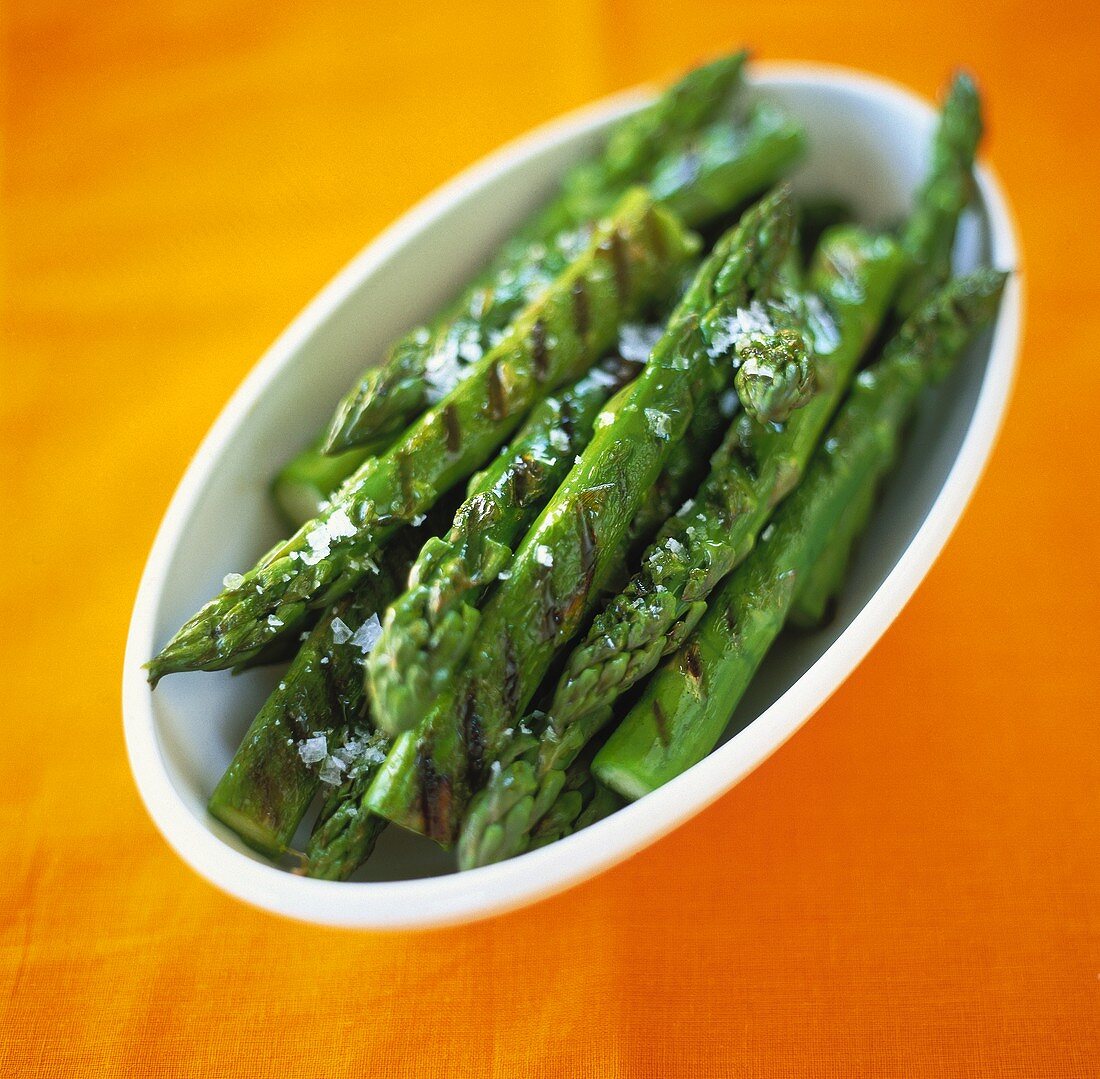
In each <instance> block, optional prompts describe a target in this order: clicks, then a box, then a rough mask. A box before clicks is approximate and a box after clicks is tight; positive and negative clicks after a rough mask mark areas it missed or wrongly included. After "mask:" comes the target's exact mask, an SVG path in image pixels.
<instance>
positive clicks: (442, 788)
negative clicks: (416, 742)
mask: <svg viewBox="0 0 1100 1079" xmlns="http://www.w3.org/2000/svg"><path fill="white" fill-rule="evenodd" d="M416 770H417V773H418V774H419V776H420V814H421V817H422V818H423V820H422V823H423V825H424V834H425V835H426V836H428V837H429V838H430V839H434V840H436V842H438V843H449V842H450V841H451V832H452V827H451V808H452V806H453V805H454V789H453V786H452V784H451V780H450V777H449V776H446V775H443V774H442V773H440V772H438V771H436V768H435V765H434V764H433V763H432V758H431V750H430V748H429V749H422V750H421V751H420V752H419V753H418V754H417V757H416Z"/></svg>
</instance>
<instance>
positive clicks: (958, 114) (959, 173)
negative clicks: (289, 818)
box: [790, 73, 983, 627]
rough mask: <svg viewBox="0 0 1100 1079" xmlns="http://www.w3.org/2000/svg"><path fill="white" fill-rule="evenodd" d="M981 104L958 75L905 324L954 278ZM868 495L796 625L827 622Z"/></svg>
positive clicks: (902, 297)
mask: <svg viewBox="0 0 1100 1079" xmlns="http://www.w3.org/2000/svg"><path fill="white" fill-rule="evenodd" d="M982 126H983V125H982V116H981V101H980V98H979V96H978V91H977V88H976V87H975V85H974V82H973V80H972V79H971V78H970V76H969V75H967V74H965V73H963V74H960V75H957V76H956V77H955V79H954V81H953V82H952V85H951V88H950V90H949V91H948V94H947V97H946V99H945V101H944V106H943V110H942V112H941V114H940V120H939V123H938V125H937V128H936V132H935V135H934V136H933V140H932V155H931V165H930V167H929V170H928V175H927V177H926V178H925V181H924V183H923V184H922V185H921V187H920V189H919V190H918V192H917V196H916V204H915V206H914V210H913V213H912V214H911V215H910V217H909V219H908V221H907V222H906V224H905V227H904V228H903V230H902V237H901V243H902V248H903V249H904V251H905V253H906V257H907V259H908V261H909V270H908V273H907V276H906V279H905V281H904V282H903V284H902V287H901V289H900V290H899V293H898V296H897V299H896V301H895V313H896V314H897V315H898V316H899V318H905V317H907V316H908V315H910V314H911V313H912V312H913V310H914V309H915V308H916V307H917V306H919V305H920V304H921V303H923V302H925V301H926V300H927V299H928V298H929V297H930V296H931V295H933V294H934V292H935V290H936V289H937V288H939V287H940V286H941V285H942V284H943V282H945V281H946V280H947V279H948V278H949V277H950V276H951V254H952V250H953V249H954V246H955V234H956V231H957V229H958V222H959V217H960V216H961V214H962V212H963V210H964V209H965V208H966V205H967V203H968V202H969V201H970V199H971V197H972V195H973V188H974V175H973V170H974V154H975V151H976V150H977V145H978V140H979V139H980V138H981V133H982ZM868 487H869V489H868V490H866V491H864V492H861V494H860V497H859V499H858V500H857V502H856V503H855V504H854V506H853V508H852V512H851V513H849V514H846V515H845V517H844V519H843V520H841V521H840V522H839V523H838V525H837V531H836V534H835V535H834V536H833V537H832V539H831V540H830V541H829V544H828V546H827V547H826V549H825V552H824V553H823V555H822V557H821V560H820V564H819V565H818V566H815V567H814V569H813V570H812V571H811V573H810V574H809V575H808V576H807V578H806V580H805V582H804V583H803V585H802V588H801V590H800V592H799V594H798V595H797V596H796V597H795V600H794V604H793V606H792V608H791V614H790V619H791V621H792V622H793V623H794V624H795V625H800V626H803V627H810V626H813V625H820V624H821V623H822V622H823V621H825V620H827V616H828V614H829V612H830V611H831V609H832V607H833V604H834V601H835V600H836V598H837V596H838V595H839V594H840V590H841V588H842V586H843V584H844V579H845V577H846V576H847V573H848V566H849V564H850V563H851V556H852V549H853V548H854V546H855V544H856V543H857V542H858V540H859V537H860V536H861V535H862V533H863V530H864V528H865V527H866V523H867V519H868V518H869V517H870V513H871V507H872V506H873V504H874V499H875V484H874V483H871V482H870V481H869V484H868Z"/></svg>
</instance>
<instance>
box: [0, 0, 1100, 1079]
mask: <svg viewBox="0 0 1100 1079" xmlns="http://www.w3.org/2000/svg"><path fill="white" fill-rule="evenodd" d="M681 7H687V5H674V4H668V3H661V2H657V0H605V2H602V3H601V2H598V0H545V2H543V3H539V4H507V5H505V4H501V5H499V6H494V5H491V4H486V3H481V2H472V0H465V2H463V3H453V4H450V3H448V4H419V5H417V4H404V5H402V4H379V3H374V4H362V3H354V2H351V0H344V2H327V0H321V2H317V3H310V4H306V3H302V4H299V5H297V6H295V7H292V6H290V5H285V4H284V5H273V4H262V3H247V2H241V3H231V2H224V0H223V2H220V3H214V2H205V0H179V2H175V3H171V4H163V3H162V4H154V3H140V2H136V0H132V2H126V0H123V2H120V3H117V4H78V3H75V2H73V0H21V2H16V3H14V4H11V5H9V6H8V10H7V13H6V14H7V20H6V27H5V36H4V45H3V49H4V62H5V69H6V70H5V76H6V78H5V99H4V115H5V129H6V130H5V135H6V137H5V147H4V162H3V172H4V175H3V199H4V227H5V235H4V245H5V264H6V271H7V276H6V287H5V291H4V312H3V319H4V339H5V346H4V348H5V353H6V355H5V357H4V364H3V374H4V389H3V392H2V394H0V410H2V415H3V423H4V428H3V432H4V433H3V450H4V462H5V467H4V474H5V476H4V483H3V484H2V485H0V486H2V488H3V496H4V499H5V503H6V506H7V509H6V511H5V515H4V520H5V533H6V538H7V540H8V541H9V544H10V545H9V546H7V550H6V554H5V556H4V562H3V565H4V569H3V593H2V595H3V606H2V610H3V612H4V617H3V619H2V622H0V634H3V646H2V653H0V654H2V655H3V656H4V659H5V663H4V676H3V682H2V690H0V697H2V699H3V702H4V706H5V707H4V711H5V723H4V727H5V733H4V735H3V738H2V742H0V744H2V747H3V748H2V750H0V834H2V835H3V852H4V854H3V870H2V874H0V1017H2V1033H0V1072H2V1073H3V1074H5V1075H13V1076H16V1075H17V1076H24V1075H33V1074H42V1075H50V1076H62V1075H65V1076H68V1075H76V1074H86V1075H95V1076H109V1075H127V1076H130V1075H146V1074H148V1075H157V1076H168V1075H185V1074H186V1075H189V1074H195V1075H209V1076H227V1075H261V1076H272V1077H280V1079H282V1077H285V1076H296V1075H309V1076H326V1077H336V1076H352V1075H355V1076H359V1075H368V1076H386V1077H390V1076H414V1075H415V1076H421V1075H436V1076H443V1075H457V1076H500V1077H509V1079H511V1077H518V1076H566V1075H569V1076H572V1075H585V1076H601V1077H602V1076H620V1075H621V1076H662V1077H663V1076H732V1075H754V1076H793V1075H819V1076H851V1075H875V1076H886V1075H918V1074H919V1075H944V1076H955V1075H966V1076H1012V1077H1031V1076H1096V1075H1098V1074H1100V1049H1098V1037H1100V941H1098V932H1097V931H1098V928H1100V755H1098V737H1097V714H1098V712H1100V706H1098V703H1097V692H1096V691H1097V686H1098V678H1097V674H1098V669H1100V663H1098V660H1100V656H1098V655H1097V647H1096V642H1097V624H1098V622H1100V603H1098V596H1100V589H1098V588H1097V584H1096V567H1097V563H1098V559H1100V543H1098V540H1097V535H1098V529H1100V512H1098V501H1097V497H1098V496H1097V483H1096V469H1095V463H1094V461H1095V449H1094V447H1095V445H1096V442H1095V441H1094V440H1095V439H1096V437H1097V431H1098V429H1100V426H1098V423H1097V416H1098V402H1100V360H1098V357H1097V355H1096V351H1097V345H1096V342H1097V340H1100V274H1098V272H1097V266H1098V264H1100V262H1098V260H1100V234H1098V229H1097V225H1096V219H1097V206H1098V200H1100V194H1098V189H1100V185H1098V184H1097V183H1096V180H1097V179H1098V177H1097V173H1096V171H1095V170H1096V165H1097V162H1098V160H1100V158H1098V154H1097V150H1096V145H1095V135H1096V124H1095V114H1096V102H1097V99H1098V97H1100V77H1098V75H1097V64H1096V59H1095V54H1096V51H1097V46H1098V45H1100V34H1098V32H1097V31H1098V29H1100V27H1098V25H1097V23H1096V22H1095V14H1094V13H1093V11H1092V8H1091V5H1088V4H1084V3H1079V4H1072V3H1069V4H1067V3H1063V4H1060V5H1057V6H1055V5H1049V6H1047V7H1045V8H1043V9H1039V8H1036V6H1035V5H1033V4H1025V3H1005V4H999V5H983V4H975V3H965V2H962V0H955V2H951V0H940V2H921V3H913V4H905V5H892V4H883V3H867V2H862V3H857V4H847V5H846V4H835V3H834V4H828V5H826V4H813V3H787V4H779V3H765V2H762V0H741V2H740V3H729V2H725V0H723V2H714V3H707V4H696V5H691V6H690V10H684V11H681V10H679V9H680V8H681ZM741 41H749V42H751V43H753V44H754V45H755V46H756V47H757V49H758V50H759V52H760V54H762V55H765V56H767V57H772V58H784V57H798V58H813V59H820V60H827V61H834V62H840V63H845V64H851V65H856V66H859V67H863V68H866V69H868V70H870V71H873V72H878V73H883V74H886V75H890V76H893V77H895V78H897V79H899V80H901V81H903V82H905V83H907V84H909V85H911V86H913V87H914V88H916V89H917V90H919V91H921V92H923V93H925V94H928V95H932V94H934V93H935V92H936V91H937V89H938V87H939V86H940V85H941V84H942V82H943V81H944V78H945V76H946V74H947V72H948V71H949V69H950V68H951V66H952V65H955V64H957V63H959V62H965V63H967V64H968V65H970V66H972V67H973V68H974V70H976V71H977V72H978V73H979V75H980V77H981V79H982V82H983V84H984V86H985V89H986V90H987V92H988V97H989V102H990V113H991V135H990V138H989V140H988V144H987V157H988V158H989V159H990V160H991V161H992V162H993V164H994V165H995V166H996V167H997V168H998V169H999V170H1000V172H1001V175H1002V177H1003V179H1004V181H1005V184H1006V186H1007V189H1008V191H1009V193H1010V194H1011V196H1012V198H1013V199H1014V200H1015V204H1016V207H1017V210H1018V212H1019V218H1020V224H1021V227H1022V233H1023V240H1024V247H1025V250H1026V257H1027V270H1028V276H1029V302H1030V311H1029V328H1028V332H1027V341H1026V347H1025V352H1024V357H1023V368H1022V374H1021V377H1020V379H1019V383H1018V387H1017V392H1016V397H1015V401H1014V404H1013V406H1012V410H1011V414H1010V416H1009V420H1008V424H1007V428H1006V430H1005V433H1004V435H1003V438H1002V440H1001V443H1000V446H999V448H998V450H997V453H996V457H995V459H994V461H993V464H992V466H991V468H990V470H989V473H988V476H987V478H986V480H985V481H984V483H983V485H982V487H981V490H980V492H979V494H978V496H977V498H976V499H975V501H974V504H973V506H972V508H971V509H970V510H969V512H968V513H967V516H966V518H965V520H964V522H963V524H962V526H961V528H960V529H959V531H958V533H957V534H956V536H955V538H954V539H953V540H952V541H951V543H950V545H949V547H948V549H947V551H946V553H945V554H944V556H943V558H942V559H941V560H940V562H939V563H938V565H937V567H936V568H935V570H934V572H933V573H932V575H931V576H930V578H929V579H928V581H927V582H926V583H925V585H924V586H923V587H922V588H921V590H920V592H919V594H918V595H917V597H916V598H915V599H914V601H913V602H912V604H911V605H910V606H909V608H908V609H907V610H906V612H905V614H904V615H903V617H902V618H901V619H900V620H899V622H898V623H897V624H896V625H895V627H894V628H893V629H892V630H891V631H890V632H889V634H888V635H887V636H886V638H885V639H884V640H883V641H882V643H881V644H880V645H879V646H878V647H877V648H876V649H875V650H874V652H873V653H872V655H871V656H870V657H869V659H868V660H867V661H866V663H864V664H863V666H862V667H861V668H860V669H859V671H858V673H857V674H856V675H855V676H853V677H852V679H851V680H850V681H849V682H848V684H847V685H846V686H845V687H844V689H843V690H842V691H841V692H840V693H839V694H837V696H836V697H835V698H834V699H833V700H832V701H831V702H830V703H829V704H828V706H827V707H826V708H825V709H824V710H823V711H822V712H821V714H820V715H818V716H817V717H816V718H815V719H814V721H813V722H812V723H810V724H809V726H808V727H807V728H806V729H805V730H804V731H803V732H802V733H801V734H799V736H798V737H797V738H795V739H794V740H793V741H792V742H791V743H790V744H789V745H787V746H786V747H785V748H784V749H783V750H782V751H781V752H780V753H778V754H777V755H776V756H775V757H773V758H772V759H771V760H770V761H769V762H768V763H767V764H766V765H765V766H764V767H762V768H761V769H760V770H759V771H758V772H757V773H755V774H754V775H753V776H751V777H750V778H749V779H748V780H747V781H746V782H744V783H743V784H741V786H739V787H738V788H737V789H736V790H735V791H734V792H733V793H731V794H730V795H729V796H728V797H726V798H724V799H723V800H722V801H721V802H720V803H719V804H718V805H716V806H715V807H714V808H712V809H711V810H710V811H709V812H707V813H705V814H704V815H703V816H702V817H701V818H700V819H698V820H696V821H694V822H693V823H692V824H690V825H688V826H687V827H684V828H682V829H681V830H680V831H679V832H677V833H676V834H675V835H673V836H671V837H670V838H668V839H666V840H665V841H664V842H662V843H659V844H658V845H657V846H656V847H654V848H653V849H651V850H649V851H646V852H645V853H643V854H641V855H639V856H638V857H637V858H635V859H634V860H633V861H631V862H630V863H629V864H627V865H624V866H622V867H620V868H618V869H616V870H614V871H612V872H610V873H607V874H606V875H604V876H603V877H601V878H599V879H598V880H596V881H594V882H591V883H589V884H587V885H585V886H583V887H580V888H578V889H576V890H575V891H573V892H571V893H569V894H567V895H564V896H562V897H559V898H557V899H554V900H552V901H549V902H545V903H543V904H541V905H539V906H537V907H536V908H534V909H530V910H526V911H523V912H521V913H517V914H514V915H511V916H509V917H505V918H501V919H498V920H494V921H491V922H489V923H485V924H481V925H477V926H474V927H472V928H466V929H457V930H453V931H446V932H436V933H431V934H426V935H404V936H388V937H386V936H370V935H355V934H349V933H341V932H335V931H331V932H330V931H322V930H318V929H313V928H309V927H306V926H302V925H295V924H290V923H287V922H283V921H280V920H278V919H275V918H273V917H268V916H265V915H263V914H260V913H257V912H255V911H253V910H251V909H246V908H245V907H243V906H240V905H238V904H237V903H235V902H233V901H231V900H229V899H227V898H225V897H224V896H222V895H221V894H219V893H217V892H216V891H214V889H212V888H211V887H209V886H208V885H206V884H205V883H203V882H202V881H201V880H199V879H198V878H197V877H195V876H194V875H193V874H192V873H191V872H190V871H189V870H187V869H186V868H185V867H184V866H183V865H182V864H181V863H180V862H179V861H178V860H177V859H176V858H175V856H174V855H173V854H172V853H171V852H170V851H169V850H168V848H167V847H166V846H165V844H164V843H163V842H162V840H161V839H160V837H159V836H158V835H157V834H156V832H155V831H154V829H153V827H152V825H151V824H150V823H149V821H148V820H147V819H146V816H145V814H144V812H143V810H142V807H141V805H140V804H139V802H138V798H137V795H136V794H135V792H134V789H133V787H132V785H131V782H130V777H129V774H128V770H127V765H126V761H125V757H124V752H123V744H122V736H121V730H120V717H119V669H120V663H121V657H122V643H123V636H124V632H125V628H126V622H127V618H128V615H129V610H130V605H131V602H132V599H133V595H134V591H135V589H136V587H137V582H138V576H139V573H140V570H141V566H142V561H143V559H144V557H145V553H146V550H147V548H148V546H149V543H150V541H151V539H152V536H153V532H154V530H155V528H156V525H157V522H158V520H159V518H160V516H161V513H162V512H163V509H164V507H165V504H166V502H167V500H168V497H169V495H170V493H171V491H172V488H173V486H174V485H175V483H176V481H177V478H178V477H179V475H180V473H181V471H182V469H183V467H184V465H185V464H186V462H187V459H188V456H189V455H190V454H191V452H192V450H193V449H194V447H195V445H196V444H197V442H198V440H199V438H200V437H201V436H202V434H203V433H204V431H205V430H206V428H207V426H208V425H209V424H210V422H211V420H212V419H213V417H214V415H215V414H216V412H217V411H218V409H219V408H220V407H221V405H222V402H223V401H224V400H225V398H226V396H227V395H228V394H229V392H230V391H231V389H232V388H233V387H234V386H235V385H236V384H237V382H238V381H239V380H240V378H241V377H242V375H243V374H244V373H245V371H247V370H248V368H249V366H250V365H251V364H252V363H253V360H254V359H255V357H256V356H257V355H258V354H259V353H260V352H261V351H262V349H263V348H264V346H265V345H266V344H267V343H268V342H269V341H270V340H271V339H272V338H273V337H274V336H275V334H276V333H277V331H279V330H280V329H281V327H282V326H283V325H284V324H285V323H286V322H287V321H288V319H289V317H290V316H291V315H292V314H293V313H295V312H296V311H297V309H298V308H299V307H300V306H301V304H302V303H303V302H304V301H305V300H306V299H307V298H308V297H309V296H310V295H312V293H313V292H314V291H315V289H316V288H317V287H318V286H319V285H320V284H321V283H322V282H323V281H324V280H326V279H327V278H328V276H329V275H330V274H331V273H332V272H333V271H334V270H335V269H336V268H338V267H339V266H340V265H341V264H342V263H343V262H344V261H345V260H346V259H347V258H348V257H349V256H350V255H351V254H352V253H353V252H354V251H356V250H357V249H358V248H359V247H360V245H361V244H362V243H363V242H364V241H365V240H366V239H368V238H369V237H370V236H371V235H373V234H374V233H375V232H377V231H378V230H379V229H380V228H381V227H383V226H384V225H385V224H386V223H387V222H389V221H390V220H391V219H392V218H394V217H395V216H396V215H397V214H398V213H399V212H400V211H402V210H403V209H405V208H406V207H407V206H408V205H409V204H410V203H411V202H413V201H414V200H415V199H417V198H418V197H419V196H421V195H422V194H424V193H425V192H427V191H429V190H430V189H431V188H433V187H434V186H435V185H436V184H438V183H439V182H441V181H442V180H444V179H446V178H447V177H449V176H451V175H452V174H453V173H454V172H455V171H456V170H457V169H458V168H460V167H461V166H463V165H465V164H467V163H469V162H470V161H472V160H474V159H476V158H477V157H479V156H481V155H482V154H483V153H484V152H486V151H488V150H490V149H492V148H493V147H495V146H497V145H498V144H499V143H500V142H502V141H503V140H505V139H507V138H509V137H510V136H513V135H516V134H518V133H520V132H522V131H524V130H525V129H527V128H529V127H530V126H532V125H534V124H536V123H538V122H539V121H541V120H544V119H547V118H549V117H552V116H554V115H556V114H558V113H560V112H562V111H563V110H565V109H568V108H571V107H573V106H575V105H579V104H581V103H583V102H585V101H587V100H589V99H592V98H594V97H597V96H599V95H602V94H604V93H606V92H609V91H611V90H614V89H617V88H619V87H622V86H625V85H628V84H631V83H634V82H637V81H640V80H644V79H647V78H651V77H657V76H662V77H663V76H666V75H668V74H670V73H673V72H675V71H677V70H679V69H681V68H682V67H684V66H685V65H686V64H687V63H688V62H690V61H691V60H693V59H696V58H697V57H700V56H702V55H707V54H712V53H714V52H715V51H717V50H718V49H720V48H723V47H725V46H727V45H732V44H736V43H739V42H741ZM1086 436H1088V440H1087V441H1086Z"/></svg>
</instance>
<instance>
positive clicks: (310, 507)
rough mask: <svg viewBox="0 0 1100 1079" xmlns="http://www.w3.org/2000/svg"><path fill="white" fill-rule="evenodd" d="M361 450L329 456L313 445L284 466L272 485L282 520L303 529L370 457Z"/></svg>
mask: <svg viewBox="0 0 1100 1079" xmlns="http://www.w3.org/2000/svg"><path fill="white" fill-rule="evenodd" d="M370 455H371V454H370V451H369V450H367V449H364V448H362V447H360V448H358V449H354V450H348V452H347V453H339V454H336V456H334V457H333V456H330V455H329V454H326V453H323V452H322V450H321V442H320V441H319V440H318V441H316V442H314V443H313V444H312V445H311V446H310V447H309V448H308V449H305V450H303V451H302V452H301V453H300V454H298V456H297V457H295V458H294V459H293V460H292V461H290V462H289V463H287V464H286V465H284V466H283V468H282V469H281V470H280V471H279V474H278V475H277V476H276V477H275V479H274V480H272V482H271V496H272V498H273V499H274V500H275V505H276V506H278V507H279V512H280V513H281V514H282V515H283V519H284V520H285V521H286V522H287V524H289V525H290V526H291V527H292V528H300V527H301V526H302V525H303V524H305V523H306V521H309V520H311V519H312V518H314V517H316V516H317V515H318V514H319V513H320V512H321V511H322V510H323V509H324V504H325V502H327V501H328V500H329V498H331V497H332V495H333V494H334V493H335V492H336V490H337V489H338V488H339V486H340V484H342V483H343V482H344V480H346V479H347V478H348V476H350V475H351V474H352V473H353V472H354V471H355V470H356V469H357V468H358V467H359V466H360V465H361V464H362V463H363V462H364V461H365V460H366V459H367V458H368V457H369V456H370Z"/></svg>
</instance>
